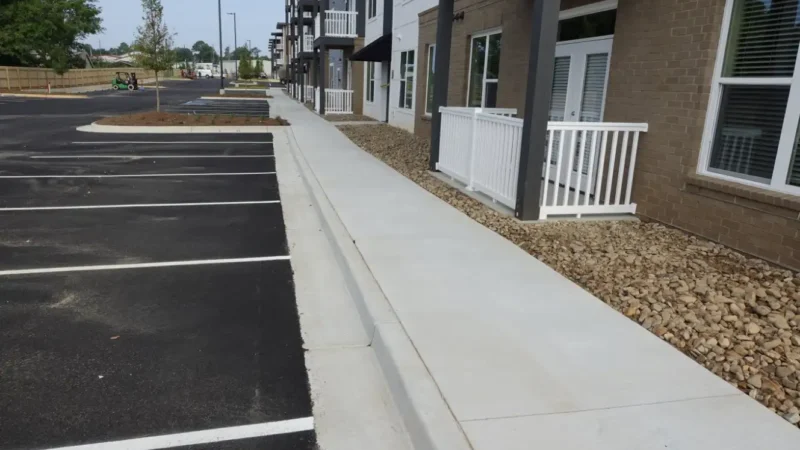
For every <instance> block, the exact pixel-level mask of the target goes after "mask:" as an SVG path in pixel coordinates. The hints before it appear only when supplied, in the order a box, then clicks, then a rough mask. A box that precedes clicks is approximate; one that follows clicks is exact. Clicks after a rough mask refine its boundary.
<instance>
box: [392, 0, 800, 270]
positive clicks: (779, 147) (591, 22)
mask: <svg viewBox="0 0 800 450" xmlns="http://www.w3.org/2000/svg"><path fill="white" fill-rule="evenodd" d="M559 3H560V5H559ZM799 3H800V1H798V0H618V1H617V0H606V1H599V2H598V1H591V0H561V1H560V2H559V1H555V2H553V3H550V2H542V1H541V0H441V5H440V6H439V7H435V8H432V9H429V10H427V11H423V12H422V13H421V14H420V15H419V24H420V28H419V41H418V45H417V48H416V53H417V56H416V60H417V63H416V66H415V67H416V68H417V70H416V75H417V76H416V79H415V80H414V83H415V85H416V98H417V99H426V101H417V102H416V105H415V114H414V120H415V132H416V133H417V134H419V135H421V136H431V137H432V140H433V144H434V145H433V147H434V150H433V154H432V157H433V162H432V164H433V165H434V167H437V168H439V169H440V170H443V171H445V170H446V171H449V172H451V173H454V174H456V175H457V176H462V175H463V176H464V179H465V180H466V181H465V183H470V184H471V185H472V186H474V187H475V188H476V190H478V191H483V192H488V194H487V195H489V196H492V197H493V198H497V199H500V200H498V201H501V202H505V203H506V204H507V205H508V206H509V207H510V208H512V209H514V210H515V213H516V214H517V216H518V217H521V218H526V219H527V218H546V217H549V216H550V215H558V214H572V215H579V216H580V215H583V214H586V215H588V214H602V213H620V212H628V213H632V212H635V213H636V214H638V215H640V216H642V217H647V218H651V219H655V220H658V221H661V222H663V223H666V224H669V225H672V226H675V227H678V228H681V229H684V230H687V231H689V232H692V233H695V234H698V235H700V236H703V237H706V238H709V239H712V240H715V241H718V242H721V243H723V244H726V245H728V246H731V247H733V248H736V249H739V250H741V251H744V252H746V253H750V254H753V255H756V256H759V257H762V258H764V259H767V260H770V261H774V262H776V263H778V264H782V265H785V266H788V267H792V268H795V269H800V221H799V218H800V151H798V150H800V144H799V143H798V142H800V141H799V140H798V137H799V136H798V135H800V133H798V124H800V74H798V67H800V58H798V48H799V47H800V46H799V45H798V44H800V5H799ZM442 5H444V6H442ZM553 5H555V7H554V6H553ZM443 8H447V9H443ZM442 11H444V12H443V13H442ZM442 16H444V17H445V18H446V19H448V20H445V21H442V20H441V19H440V17H442ZM440 27H444V29H443V30H444V31H445V33H446V34H447V35H449V36H450V45H449V46H448V47H449V49H448V51H449V53H448V57H449V58H441V63H442V65H441V66H440V69H439V70H443V71H444V73H446V78H444V79H442V78H441V77H440V76H436V75H435V74H434V72H435V70H434V69H436V65H437V62H436V61H438V60H439V57H438V56H436V52H440V51H442V50H441V49H440V48H439V46H437V43H436V36H437V32H441V31H442V30H441V29H439V28H440ZM420 55H423V56H422V58H420V57H419V56H420ZM531 55H535V56H536V59H533V58H531ZM447 59H449V61H446V60H447ZM397 63H398V62H397V61H393V64H394V65H396V64H397ZM445 63H446V64H445ZM440 75H441V74H440ZM440 82H441V83H442V86H446V89H444V88H442V92H441V93H439V94H438V95H439V96H440V97H437V94H436V87H435V85H436V84H437V83H440ZM444 91H446V92H444ZM535 92H540V93H543V94H547V95H538V96H537V95H534V93H535ZM412 97H413V94H412ZM435 97H437V98H438V101H434V100H435ZM543 98H546V99H547V103H546V104H539V103H541V102H542V101H543V100H541V99H543ZM537 100H538V102H537ZM437 106H444V107H445V108H444V109H443V111H444V112H443V113H441V114H439V111H438V108H437ZM459 108H460V109H462V110H463V109H466V110H468V111H473V113H472V115H473V118H469V116H468V115H467V116H465V115H464V112H463V111H460V110H459ZM479 109H480V110H479ZM485 113H494V114H485ZM510 115H515V116H516V118H514V117H504V116H510ZM461 117H467V118H466V119H464V120H467V121H470V120H472V122H469V123H473V124H475V128H474V130H475V140H474V141H475V142H478V143H479V144H480V145H474V144H470V143H469V142H467V144H466V145H467V146H469V145H472V146H471V148H472V149H473V150H474V151H475V152H476V154H477V156H475V158H477V159H475V160H473V162H472V165H471V166H469V170H470V171H471V172H470V173H469V174H466V175H464V174H463V173H461V172H462V171H460V169H459V167H458V164H457V161H456V160H454V159H453V157H454V155H455V153H453V152H454V151H456V149H457V148H459V145H455V144H457V143H458V142H457V136H458V133H453V130H454V128H453V127H454V126H456V125H457V124H458V122H457V120H462V119H460V118H461ZM437 121H439V123H438V125H437ZM465 123H466V122H465ZM490 125H491V126H490ZM437 127H441V128H440V129H439V130H437ZM570 139H571V140H570ZM565 142H566V143H565ZM462 147H463V145H462ZM486 149H491V150H492V151H494V152H496V155H497V156H487V155H480V154H479V153H481V152H484V151H486ZM439 152H441V153H439ZM504 152H505V153H504ZM504 155H510V157H509V158H506V156H504ZM455 156H458V155H455ZM481 158H483V159H481ZM503 158H506V159H503ZM515 158H516V159H515ZM615 158H616V160H615ZM506 160H507V161H508V163H507V164H506V163H503V164H500V162H498V161H506ZM454 161H456V162H454ZM476 161H477V163H476ZM504 164H505V166H504ZM495 166H496V167H495ZM485 170H495V172H496V173H494V174H493V175H492V174H490V175H486V177H489V178H486V179H479V178H480V177H481V176H484V175H480V174H478V175H475V173H478V172H481V171H485ZM501 170H502V171H504V172H503V173H505V174H511V175H509V176H508V177H507V178H508V180H506V181H503V183H505V184H502V185H501V184H497V183H498V182H495V181H491V180H496V179H498V174H499V173H500V172H499V171H501ZM459 174H460V175H459ZM540 174H542V175H540ZM491 177H494V178H491ZM539 177H541V179H542V182H541V183H538V182H536V180H538V179H539ZM490 178H491V180H490ZM500 178H502V176H501V177H500ZM487 180H490V181H491V182H490V181H487ZM492 183H494V184H492ZM504 189H505V191H504ZM534 196H535V198H534ZM526 197H527V198H526ZM526 209H527V210H528V211H529V213H527V214H526V213H525V210H526Z"/></svg>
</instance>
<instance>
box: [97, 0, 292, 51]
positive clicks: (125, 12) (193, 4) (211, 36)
mask: <svg viewBox="0 0 800 450" xmlns="http://www.w3.org/2000/svg"><path fill="white" fill-rule="evenodd" d="M96 4H97V5H98V6H99V7H100V8H101V9H102V14H101V15H102V18H103V27H104V28H105V31H104V32H103V33H102V34H96V35H93V36H90V37H88V38H87V39H86V42H88V43H89V44H90V45H91V46H92V47H94V48H97V47H100V46H101V45H100V43H101V42H102V47H103V48H111V47H117V46H118V45H119V44H120V43H121V42H126V43H128V44H131V43H132V41H133V39H134V37H135V35H136V27H138V26H139V24H140V23H141V21H142V19H141V17H142V10H141V6H140V3H139V0H96ZM162 4H163V5H164V20H165V22H166V23H167V26H168V27H169V29H170V31H172V32H173V33H177V35H176V36H175V47H189V48H191V46H192V44H194V43H195V42H197V41H200V40H202V41H206V42H207V43H208V44H210V45H211V46H213V47H214V48H215V49H216V50H217V51H218V52H219V20H218V14H217V0H162ZM284 5H285V1H284V0H222V43H223V48H224V47H226V46H230V47H231V48H233V37H234V36H233V16H229V15H227V14H226V13H228V12H235V13H236V22H237V30H238V43H239V46H240V47H242V46H244V45H245V42H246V41H247V40H248V39H249V40H250V41H251V45H252V46H253V47H258V48H259V49H261V54H262V55H264V54H266V53H267V46H268V43H269V39H270V37H271V36H270V34H271V33H272V32H273V31H276V29H275V24H276V23H277V22H279V21H280V22H283V21H284V18H285V17H284Z"/></svg>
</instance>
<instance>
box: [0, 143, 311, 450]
mask: <svg viewBox="0 0 800 450" xmlns="http://www.w3.org/2000/svg"><path fill="white" fill-rule="evenodd" d="M79 138H80V139H81V140H71V141H64V142H59V143H55V144H51V145H45V144H44V143H41V142H39V143H37V144H36V145H31V146H27V145H26V146H24V147H19V148H10V149H7V151H5V152H4V153H3V157H2V158H0V223H2V224H3V227H2V229H1V230H0V342H3V345H2V346H0V437H1V438H0V449H19V448H25V449H27V448H62V447H68V446H77V448H81V449H90V448H92V449H93V448H98V449H99V448H180V449H188V448H191V449H251V448H252V449H262V448H269V449H276V450H283V449H303V450H305V449H308V450H311V449H313V448H315V446H316V442H315V437H314V431H313V418H312V415H311V400H310V398H309V393H308V380H307V375H306V370H305V364H304V358H303V356H304V353H303V348H302V339H301V337H300V330H299V323H298V317H297V309H296V304H295V298H294V286H293V283H292V269H291V265H290V260H289V258H290V255H289V253H288V249H287V243H286V236H285V228H284V223H283V215H282V211H281V205H280V196H279V192H278V188H277V181H276V174H275V162H274V156H273V152H272V144H271V141H272V138H271V135H269V134H261V135H247V136H243V135H189V136H184V135H113V134H104V135H98V134H81V135H79Z"/></svg>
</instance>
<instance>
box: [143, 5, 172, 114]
mask: <svg viewBox="0 0 800 450" xmlns="http://www.w3.org/2000/svg"><path fill="white" fill-rule="evenodd" d="M142 9H143V10H144V16H143V17H142V20H143V23H142V25H141V26H139V28H138V33H139V34H138V36H137V37H136V43H135V44H134V49H136V51H138V52H139V55H138V56H137V57H136V61H137V62H138V63H139V65H141V66H142V67H144V68H145V69H150V70H152V71H153V72H155V76H156V111H158V112H160V111H161V92H160V91H161V90H160V87H159V85H158V73H159V72H163V71H165V70H169V69H171V68H172V64H173V61H174V59H175V56H174V54H173V51H172V36H173V35H172V33H170V32H169V28H167V24H166V23H164V7H163V6H161V0H142Z"/></svg>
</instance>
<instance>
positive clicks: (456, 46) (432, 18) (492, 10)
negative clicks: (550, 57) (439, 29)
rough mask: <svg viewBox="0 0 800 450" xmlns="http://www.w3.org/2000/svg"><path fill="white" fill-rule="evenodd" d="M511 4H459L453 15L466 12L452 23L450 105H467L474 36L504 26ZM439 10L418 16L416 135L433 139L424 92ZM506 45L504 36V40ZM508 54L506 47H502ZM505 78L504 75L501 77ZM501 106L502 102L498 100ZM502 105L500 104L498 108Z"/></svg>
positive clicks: (497, 0) (477, 0)
mask: <svg viewBox="0 0 800 450" xmlns="http://www.w3.org/2000/svg"><path fill="white" fill-rule="evenodd" d="M508 2H509V0H456V2H455V5H454V7H453V11H454V12H456V13H457V12H460V11H463V12H464V20H459V21H456V22H453V34H452V37H451V42H450V43H451V46H450V83H449V86H448V89H447V104H448V105H452V106H464V105H466V103H467V80H468V72H469V50H470V41H471V39H472V35H473V34H475V33H480V32H482V31H485V30H490V29H492V28H497V27H500V26H502V25H503V18H504V17H505V16H506V9H507V3H508ZM437 14H438V8H432V9H429V10H427V11H423V12H422V13H420V15H419V24H420V26H419V44H418V48H417V52H418V53H417V54H418V55H419V57H418V62H417V79H416V84H417V102H416V104H415V105H414V109H415V116H416V117H415V123H414V134H416V135H418V136H423V137H428V138H429V137H430V135H431V131H430V129H431V126H430V121H428V120H427V119H426V118H425V91H426V85H425V83H426V80H427V74H428V61H427V56H428V46H430V45H431V44H433V43H435V42H436V23H437V20H436V19H437ZM503 39H504V41H503V42H504V43H505V36H504V37H503ZM503 52H505V45H504V46H503ZM503 56H504V55H503V54H502V53H501V55H500V58H501V60H500V71H501V73H502V71H503V59H502V58H503ZM501 76H502V75H501ZM498 102H499V100H498ZM499 106H500V105H499V104H498V107H499Z"/></svg>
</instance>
